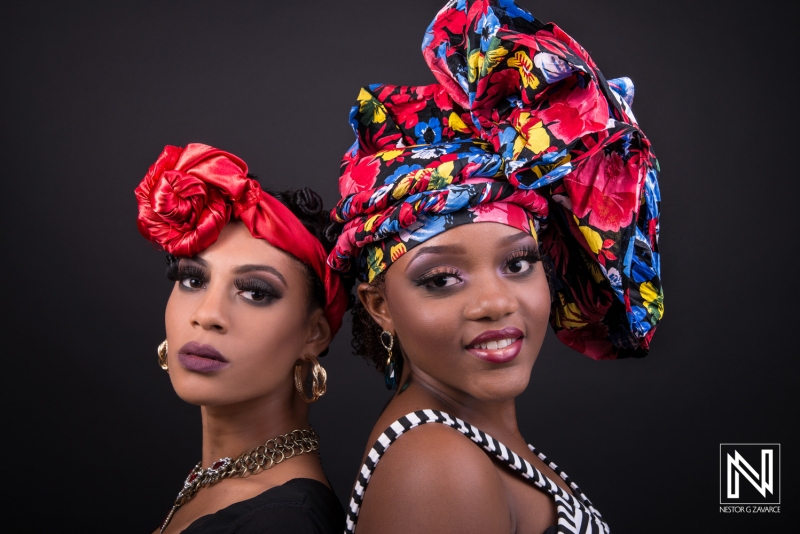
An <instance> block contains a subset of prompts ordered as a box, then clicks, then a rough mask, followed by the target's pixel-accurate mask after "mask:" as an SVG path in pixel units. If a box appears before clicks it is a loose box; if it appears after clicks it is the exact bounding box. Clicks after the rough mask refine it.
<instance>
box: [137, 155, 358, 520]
mask: <svg viewBox="0 0 800 534" xmlns="http://www.w3.org/2000/svg"><path fill="white" fill-rule="evenodd" d="M136 198H137V200H138V202H139V218H138V226H139V231H140V232H141V233H142V235H144V236H145V237H146V238H147V239H149V240H151V241H153V242H154V243H156V244H158V245H159V246H160V247H161V248H163V249H164V250H166V251H167V252H168V253H169V256H168V259H167V263H168V265H169V267H168V269H167V276H168V277H169V278H170V280H173V281H174V282H175V285H174V287H173V290H172V294H171V296H170V298H169V302H168V303H167V310H166V330H167V339H166V340H165V341H164V342H163V343H162V344H161V346H160V347H159V348H158V359H159V363H160V365H161V367H162V368H163V369H164V370H165V371H167V372H168V373H169V377H170V379H171V381H172V385H173V387H174V388H175V391H176V392H177V393H178V395H179V396H180V397H181V398H182V399H183V400H185V401H187V402H189V403H192V404H196V405H199V406H200V411H201V415H202V420H203V450H202V459H201V461H200V462H199V463H198V464H197V466H195V468H194V469H193V470H192V471H191V473H190V474H189V477H188V478H187V479H186V482H185V483H184V486H183V488H182V489H181V491H180V493H179V494H178V497H177V499H176V501H175V503H174V505H173V507H172V510H171V511H170V512H169V515H168V516H167V518H166V519H165V521H164V523H163V524H162V526H161V529H160V531H161V532H164V533H172V532H184V533H191V534H201V533H212V532H214V533H216V532H242V533H244V532H253V533H255V532H259V533H261V532H316V533H323V532H324V533H329V532H338V531H340V530H341V525H342V524H343V522H344V514H343V511H342V509H341V505H340V504H339V501H338V500H337V498H336V496H335V495H334V494H333V492H332V491H331V489H330V485H329V483H328V481H327V478H326V477H325V474H324V472H323V470H322V465H321V464H320V460H319V455H318V453H317V452H316V451H317V449H318V448H319V438H318V436H317V435H316V433H315V432H314V431H313V429H311V426H310V425H309V422H308V404H309V403H311V402H314V401H316V400H318V399H319V398H320V397H321V396H322V395H324V394H325V390H326V374H325V370H324V369H323V368H322V366H321V365H320V364H319V361H318V360H317V358H318V357H319V356H323V355H324V354H325V353H327V349H328V345H329V343H330V341H331V338H332V337H333V335H334V334H335V333H336V331H337V330H338V329H339V327H340V326H341V322H342V315H343V313H344V309H345V307H346V303H347V298H346V292H345V290H344V288H343V287H342V285H341V281H340V279H339V276H338V275H337V274H336V273H335V272H331V269H330V268H329V267H328V266H327V265H326V263H325V258H326V255H327V250H326V247H325V246H324V245H323V243H325V244H327V245H330V243H329V242H328V239H327V238H325V236H324V232H323V228H324V226H325V223H326V220H327V212H324V211H322V202H321V200H320V198H319V196H318V195H317V194H316V193H314V192H313V191H311V190H310V189H307V188H305V189H302V190H300V191H297V192H294V193H291V192H288V193H284V194H280V195H275V196H273V195H270V194H269V193H267V192H265V191H264V190H262V189H261V187H260V186H259V184H258V182H257V181H256V180H255V179H253V178H252V177H250V176H249V175H248V173H247V165H246V164H245V163H244V161H242V160H241V159H239V158H237V157H236V156H234V155H232V154H229V153H227V152H223V151H222V150H218V149H216V148H213V147H210V146H206V145H201V144H190V145H188V146H187V147H186V148H183V149H182V148H179V147H174V146H168V147H166V148H165V149H164V151H163V152H162V153H161V155H160V156H159V158H158V160H157V161H156V162H155V164H153V166H152V167H151V168H150V170H149V171H148V173H147V175H146V176H145V177H144V180H142V182H141V184H139V187H138V188H137V189H136ZM329 248H330V246H328V249H329Z"/></svg>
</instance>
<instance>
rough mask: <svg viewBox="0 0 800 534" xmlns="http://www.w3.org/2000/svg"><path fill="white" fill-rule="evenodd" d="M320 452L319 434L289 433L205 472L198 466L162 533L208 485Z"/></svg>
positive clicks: (191, 474) (222, 460)
mask: <svg viewBox="0 0 800 534" xmlns="http://www.w3.org/2000/svg"><path fill="white" fill-rule="evenodd" d="M318 449H319V436H317V433H316V432H314V431H313V430H292V431H291V432H289V433H288V434H283V435H281V436H278V437H276V438H272V439H270V440H267V442H266V443H264V444H263V445H259V446H258V447H256V448H255V449H252V450H250V451H248V452H246V453H244V454H242V455H241V456H239V457H238V458H236V459H235V460H231V459H230V458H228V457H226V458H221V459H219V460H217V461H216V462H214V463H213V464H211V467H209V468H207V469H203V468H202V467H200V465H201V463H198V464H197V465H196V466H194V469H192V471H191V472H190V473H189V476H188V477H186V481H185V482H184V483H183V488H182V489H181V491H180V492H179V493H178V497H177V498H176V499H175V504H173V505H172V510H170V511H169V514H168V515H167V518H166V519H165V520H164V524H163V525H161V531H160V532H164V529H165V528H167V525H168V524H169V522H170V521H171V520H172V516H173V515H175V512H176V511H177V510H178V508H180V507H181V506H183V505H184V504H186V503H187V502H189V501H191V500H192V499H193V498H194V496H195V495H196V494H197V492H198V491H200V490H201V489H203V488H205V487H206V486H211V485H212V484H216V483H217V482H219V481H220V480H223V479H225V478H231V477H244V476H247V475H255V474H256V473H259V472H261V471H266V470H267V469H269V468H271V467H273V466H274V465H276V464H279V463H281V462H282V461H284V460H288V459H289V458H292V457H294V456H299V455H301V454H303V453H309V452H311V451H316V450H318Z"/></svg>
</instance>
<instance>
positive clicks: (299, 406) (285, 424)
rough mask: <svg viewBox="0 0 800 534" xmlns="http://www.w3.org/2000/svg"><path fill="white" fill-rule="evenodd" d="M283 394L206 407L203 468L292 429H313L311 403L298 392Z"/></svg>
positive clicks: (234, 456) (204, 413) (237, 454)
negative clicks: (303, 399) (309, 420)
mask: <svg viewBox="0 0 800 534" xmlns="http://www.w3.org/2000/svg"><path fill="white" fill-rule="evenodd" d="M281 393H282V394H280V395H269V396H265V397H258V398H255V399H248V400H246V401H243V402H239V403H236V404H230V405H226V406H202V407H201V410H200V411H201V415H202V419H203V459H202V467H208V466H210V465H211V464H213V463H214V462H216V461H217V460H219V459H220V458H224V457H226V456H228V457H230V458H233V459H236V457H238V456H239V455H241V454H242V453H245V452H248V451H249V450H251V449H253V448H255V447H257V446H259V445H262V444H263V443H265V442H266V441H267V440H269V439H272V438H274V437H276V436H279V435H281V434H286V433H287V432H291V431H292V430H304V429H309V428H311V426H310V425H309V423H308V405H306V404H305V403H304V402H303V401H302V400H301V399H300V398H299V397H298V396H297V394H294V391H292V394H288V392H281Z"/></svg>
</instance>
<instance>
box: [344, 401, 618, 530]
mask: <svg viewBox="0 0 800 534" xmlns="http://www.w3.org/2000/svg"><path fill="white" fill-rule="evenodd" d="M426 423H440V424H444V425H447V426H449V427H451V428H454V429H456V430H458V431H459V432H461V433H462V434H463V435H464V436H466V437H468V438H469V439H471V440H472V441H473V442H474V443H476V444H477V445H480V446H481V447H482V448H483V450H484V451H486V453H487V454H489V455H491V456H493V457H494V458H496V459H497V460H498V461H500V462H501V463H503V464H504V465H506V466H507V467H508V468H509V469H511V470H512V471H513V472H514V473H517V474H518V475H519V476H521V477H522V478H523V480H525V481H526V482H528V483H529V484H532V485H534V486H536V487H538V488H540V489H543V490H544V491H546V492H548V493H549V494H550V495H552V496H553V498H554V500H555V502H556V508H557V511H558V532H560V533H562V532H563V533H568V532H581V533H583V532H585V533H587V534H594V533H603V534H608V532H609V529H608V525H606V524H605V522H604V521H603V519H602V516H601V515H600V512H598V511H597V509H595V507H594V506H592V503H591V502H590V501H589V499H588V498H587V497H586V495H584V494H583V492H582V491H581V490H580V489H579V488H578V486H577V484H575V483H574V482H572V481H571V480H570V479H569V477H568V476H567V474H566V473H564V472H563V471H562V470H561V469H559V468H558V466H556V465H555V464H554V463H553V462H551V461H549V460H548V459H547V458H546V457H545V455H544V454H542V453H540V452H538V451H537V450H536V449H535V448H534V447H532V446H531V445H528V447H529V448H530V449H531V451H532V452H533V453H534V454H536V455H537V456H539V458H541V460H542V461H543V462H545V463H547V464H548V465H549V466H550V468H551V469H553V471H555V472H556V474H558V475H559V476H560V477H561V478H562V479H564V481H565V482H567V484H569V486H570V488H572V492H573V495H574V497H573V495H570V494H569V493H567V492H566V491H564V490H563V489H561V487H560V486H559V485H558V484H556V483H555V482H553V481H552V480H550V479H549V478H547V477H546V476H544V475H543V474H542V473H541V471H539V470H538V469H536V468H535V467H534V466H533V465H531V463H530V462H528V461H527V460H525V459H524V458H521V457H520V456H519V455H517V454H516V453H515V452H514V451H512V450H511V449H509V448H508V447H506V446H505V445H503V444H502V443H501V442H499V441H497V440H496V439H494V438H493V437H492V436H490V435H489V434H487V433H485V432H483V431H481V430H480V429H478V428H477V427H474V426H472V425H470V424H468V423H465V422H464V421H462V420H461V419H459V418H457V417H452V416H451V415H449V414H447V413H445V412H442V411H439V410H418V411H416V412H412V413H409V414H407V415H404V416H403V417H401V418H400V419H398V420H397V421H395V422H394V423H392V424H391V425H390V426H389V428H387V429H386V430H384V432H383V434H381V435H380V436H379V437H378V439H377V440H376V441H375V444H374V445H373V446H372V449H370V451H369V454H367V458H366V460H365V461H364V464H363V465H362V466H361V471H360V472H359V473H358V478H357V479H356V484H355V487H354V488H353V495H352V497H351V499H350V506H349V507H348V510H347V526H346V528H345V534H353V533H355V528H356V523H357V522H358V513H359V511H360V509H361V502H362V500H363V499H364V492H366V490H367V485H368V484H369V479H370V477H371V476H372V473H373V472H374V471H375V467H376V466H377V465H378V462H379V461H380V459H381V457H382V456H383V455H384V453H385V452H386V450H387V449H388V448H389V446H390V445H391V444H392V443H394V442H395V441H396V440H397V439H398V438H399V437H400V436H402V435H403V434H404V433H406V432H408V431H409V430H411V429H412V428H415V427H417V426H420V425H423V424H426Z"/></svg>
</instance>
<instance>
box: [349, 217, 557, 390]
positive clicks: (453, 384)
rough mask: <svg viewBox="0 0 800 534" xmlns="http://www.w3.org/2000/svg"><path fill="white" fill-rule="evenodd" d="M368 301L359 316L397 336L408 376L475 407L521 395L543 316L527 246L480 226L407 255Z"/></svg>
mask: <svg viewBox="0 0 800 534" xmlns="http://www.w3.org/2000/svg"><path fill="white" fill-rule="evenodd" d="M363 287H364V286H362V288H363ZM381 293H382V296H381V295H380V294H381ZM361 296H362V301H363V300H365V299H364V297H366V296H367V295H365V294H364V293H363V291H362V294H361ZM382 298H383V300H381V299H382ZM373 299H374V300H373V301H372V302H371V303H370V299H369V298H367V299H366V300H367V303H366V305H367V309H368V310H370V312H371V313H372V315H373V317H375V319H376V320H378V322H379V324H381V326H383V327H384V328H385V329H387V330H390V331H394V332H396V335H397V338H398V340H399V342H400V344H401V345H402V348H403V353H404V356H405V358H406V365H410V366H411V370H412V371H413V372H414V374H415V375H416V376H417V377H419V378H420V379H421V380H423V381H425V382H426V383H428V384H429V385H431V386H433V387H435V388H436V389H437V390H439V391H442V392H444V393H445V394H448V395H450V396H452V397H454V398H458V397H463V395H464V394H466V395H468V396H469V397H472V398H475V399H478V400H483V401H490V400H500V399H507V398H512V397H516V396H517V395H519V394H520V393H522V391H523V390H524V389H525V388H526V387H527V385H528V381H529V379H530V373H531V368H532V367H533V364H534V362H535V361H536V357H537V355H538V353H539V349H540V348H541V345H542V341H543V339H544V335H545V331H546V329H547V321H548V317H549V314H550V290H549V287H548V284H547V279H546V277H545V272H544V268H543V267H542V264H541V262H540V261H539V256H538V248H537V244H536V241H535V240H534V239H533V238H532V237H531V236H530V235H529V234H526V233H524V232H521V231H519V230H517V229H514V228H512V227H510V226H506V225H503V224H499V223H489V222H486V223H476V224H468V225H462V226H458V227H456V228H453V229H451V230H448V231H446V232H444V233H442V234H440V235H438V236H437V237H435V238H432V239H430V240H428V241H426V242H425V243H424V244H422V245H419V246H417V247H415V248H414V249H413V250H411V251H410V252H408V253H407V254H405V255H404V256H402V257H401V258H400V259H399V260H398V261H396V262H395V263H393V264H392V266H391V267H390V268H389V269H388V270H387V271H386V275H385V285H384V288H383V291H382V292H381V291H379V292H378V296H377V298H375V297H373Z"/></svg>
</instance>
